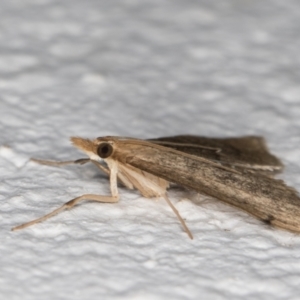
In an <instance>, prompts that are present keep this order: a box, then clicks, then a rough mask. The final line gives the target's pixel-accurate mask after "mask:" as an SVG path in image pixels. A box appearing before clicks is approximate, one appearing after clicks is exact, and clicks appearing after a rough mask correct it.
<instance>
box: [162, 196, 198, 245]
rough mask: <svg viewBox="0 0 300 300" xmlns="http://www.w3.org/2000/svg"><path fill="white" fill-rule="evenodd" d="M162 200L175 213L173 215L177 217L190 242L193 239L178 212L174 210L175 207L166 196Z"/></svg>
mask: <svg viewBox="0 0 300 300" xmlns="http://www.w3.org/2000/svg"><path fill="white" fill-rule="evenodd" d="M163 198H164V199H165V200H166V201H167V203H168V204H169V206H170V207H171V208H172V210H173V212H174V213H175V215H176V216H177V218H178V220H179V221H180V223H181V225H182V226H183V228H184V230H185V232H186V233H187V235H188V236H189V238H190V239H191V240H192V239H193V235H192V233H191V231H190V230H189V228H188V227H187V225H186V224H185V222H184V220H183V219H182V217H181V216H180V214H179V212H178V210H177V209H176V208H175V206H174V205H173V204H172V202H171V201H170V200H169V198H168V196H167V195H166V194H165V195H164V196H163Z"/></svg>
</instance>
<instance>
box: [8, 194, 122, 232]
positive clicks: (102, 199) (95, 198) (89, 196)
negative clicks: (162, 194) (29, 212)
mask: <svg viewBox="0 0 300 300" xmlns="http://www.w3.org/2000/svg"><path fill="white" fill-rule="evenodd" d="M83 200H92V201H97V202H105V203H115V202H118V201H119V196H100V195H95V194H84V195H82V196H79V197H76V198H74V199H72V200H70V201H68V202H66V203H65V204H63V205H62V206H61V207H59V208H57V209H55V210H53V211H52V212H51V213H49V214H46V215H45V216H43V217H41V218H38V219H35V220H32V221H30V222H27V223H24V224H22V225H19V226H16V227H13V228H12V229H11V230H12V231H15V230H19V229H23V228H26V227H28V226H31V225H33V224H36V223H39V222H43V221H45V220H47V219H49V218H51V217H53V216H55V215H57V214H58V213H60V212H62V211H64V210H66V209H71V208H72V207H73V206H75V205H76V204H77V203H79V202H80V201H83Z"/></svg>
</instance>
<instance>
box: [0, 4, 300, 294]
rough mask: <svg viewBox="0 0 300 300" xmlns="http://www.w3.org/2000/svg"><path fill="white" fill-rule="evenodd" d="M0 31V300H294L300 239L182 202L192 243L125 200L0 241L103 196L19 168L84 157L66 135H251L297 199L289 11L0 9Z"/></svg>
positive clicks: (70, 170) (295, 78)
mask: <svg viewBox="0 0 300 300" xmlns="http://www.w3.org/2000/svg"><path fill="white" fill-rule="evenodd" d="M0 28H1V30H0V145H1V148H0V171H1V173H0V176H1V177H0V178H1V185H0V191H1V193H0V201H1V206H0V209H1V214H0V220H1V227H0V235H1V243H0V266H1V267H0V297H1V299H23V300H27V299H28V300H29V299H30V300H35V299H49V300H50V299H51V300H52V299H72V300H73V299H75V300H76V299H151V300H152V299H299V294H300V260H299V253H300V236H299V235H296V234H293V233H289V232H285V231H282V230H278V229H273V228H270V227H268V226H266V225H264V224H262V223H261V222H260V221H258V220H256V219H254V218H252V217H250V216H248V215H247V214H245V213H243V212H241V211H237V210H235V209H234V208H231V207H228V206H226V205H224V204H222V203H220V202H219V201H216V200H213V199H207V198H204V197H201V196H198V195H196V194H195V193H192V192H187V191H183V190H180V189H175V190H172V191H171V192H170V196H171V199H172V200H173V202H174V203H176V207H177V208H178V209H179V210H180V212H181V214H182V215H183V217H185V218H186V221H187V224H188V225H189V227H190V229H191V230H192V232H193V233H194V236H195V239H194V240H193V241H190V240H189V239H188V238H187V236H186V234H185V233H184V232H183V231H182V229H181V227H180V225H179V224H178V221H177V220H176V218H175V217H174V215H173V214H172V212H171V211H170V210H169V208H168V207H167V205H166V204H165V203H164V202H163V201H162V200H159V201H153V200H149V199H145V198H143V197H141V196H140V195H139V194H138V193H137V192H131V191H128V190H126V189H120V193H121V201H120V203H119V204H114V205H112V204H97V203H85V204H82V205H80V206H78V207H76V208H75V209H73V210H72V211H68V212H65V213H62V214H60V215H58V216H56V217H54V218H53V219H51V220H48V221H47V222H45V223H42V224H39V225H36V226H34V227H32V228H28V229H26V230H23V231H20V232H11V231H10V228H11V227H12V226H14V225H17V224H20V223H22V222H25V221H28V220H31V219H33V218H35V217H38V216H41V215H43V214H44V213H46V212H49V211H50V210H52V209H54V208H56V207H58V206H59V205H60V204H62V203H63V202H65V201H67V200H70V199H71V198H73V197H75V196H77V195H80V194H82V193H86V192H94V193H99V194H107V193H108V192H109V185H108V181H107V180H106V178H105V177H103V176H100V175H98V172H97V170H96V169H95V168H94V167H93V166H91V165H87V166H68V167H65V168H50V167H46V166H39V165H36V164H34V163H27V161H28V159H29V158H30V157H39V158H50V159H55V158H56V159H62V160H63V159H72V158H79V157H82V155H80V154H79V152H78V151H77V150H76V149H73V148H72V147H71V145H70V144H69V142H68V138H69V136H72V135H79V136H83V137H96V136H102V135H108V134H109V135H125V136H135V137H142V138H143V137H145V138H146V137H148V138H149V137H156V136H165V135H174V134H180V133H190V134H201V135H211V136H231V135H233V136H236V135H241V134H258V135H264V136H265V137H266V138H267V139H268V141H269V145H270V148H271V149H272V151H273V152H274V153H276V154H277V155H278V156H280V157H281V158H283V160H284V162H285V164H286V166H287V167H286V171H285V173H284V174H283V175H281V177H282V178H284V179H285V180H286V181H287V182H288V183H289V184H290V185H292V186H294V187H295V188H297V189H298V190H300V150H299V149H300V147H299V145H300V137H299V132H300V100H299V99H300V88H299V82H300V73H299V70H300V63H299V62H300V56H299V49H300V40H299V34H300V4H299V1H297V0H294V1H293V0H286V1H280V0H277V1H276V0H275V1H271V0H269V1H256V0H254V1H235V0H225V1H209V0H204V1H181V0H167V1H161V0H147V1H136V0H122V1H121V0H120V1H80V0H72V1H68V0H66V1H50V0H39V1H37V0H31V1H30V0H11V1H2V2H1V10H0ZM182 199H183V200H182ZM186 199H191V200H193V201H190V200H186ZM180 200H182V201H180Z"/></svg>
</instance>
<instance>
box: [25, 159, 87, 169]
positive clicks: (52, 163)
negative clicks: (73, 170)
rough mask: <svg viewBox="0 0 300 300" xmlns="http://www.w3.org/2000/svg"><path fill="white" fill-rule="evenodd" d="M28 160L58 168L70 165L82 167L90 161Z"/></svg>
mask: <svg viewBox="0 0 300 300" xmlns="http://www.w3.org/2000/svg"><path fill="white" fill-rule="evenodd" d="M30 160H31V161H34V162H36V163H38V164H40V165H46V166H53V167H60V166H65V165H71V164H79V165H83V164H86V163H88V162H90V161H91V160H90V159H89V158H80V159H76V160H66V161H53V160H44V159H38V158H31V159H30Z"/></svg>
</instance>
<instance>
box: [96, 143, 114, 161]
mask: <svg viewBox="0 0 300 300" xmlns="http://www.w3.org/2000/svg"><path fill="white" fill-rule="evenodd" d="M112 152H113V147H112V145H111V144H108V143H102V144H100V145H99V147H98V149H97V153H98V155H99V156H100V157H101V158H107V157H109V156H110V155H111V154H112Z"/></svg>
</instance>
